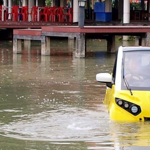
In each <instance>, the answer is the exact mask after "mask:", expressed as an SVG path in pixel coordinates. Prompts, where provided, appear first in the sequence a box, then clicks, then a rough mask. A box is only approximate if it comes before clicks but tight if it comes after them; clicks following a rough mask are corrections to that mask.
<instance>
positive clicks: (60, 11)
mask: <svg viewBox="0 0 150 150" xmlns="http://www.w3.org/2000/svg"><path fill="white" fill-rule="evenodd" d="M63 14H64V8H63V7H60V8H58V10H57V18H58V21H59V22H63Z"/></svg>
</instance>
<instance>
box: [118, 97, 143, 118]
mask: <svg viewBox="0 0 150 150" xmlns="http://www.w3.org/2000/svg"><path fill="white" fill-rule="evenodd" d="M116 104H117V105H118V106H120V107H121V108H123V109H125V110H126V111H128V112H130V113H131V114H133V115H134V116H137V115H138V114H140V113H141V107H140V106H138V105H136V104H133V103H131V102H128V101H125V100H122V99H120V98H116Z"/></svg>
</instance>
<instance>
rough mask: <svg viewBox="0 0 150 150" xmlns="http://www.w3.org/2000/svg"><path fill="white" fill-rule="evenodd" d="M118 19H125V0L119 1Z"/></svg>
mask: <svg viewBox="0 0 150 150" xmlns="http://www.w3.org/2000/svg"><path fill="white" fill-rule="evenodd" d="M118 19H120V20H121V21H123V20H122V19H123V0H119V1H118Z"/></svg>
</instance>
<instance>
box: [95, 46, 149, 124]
mask: <svg viewBox="0 0 150 150" xmlns="http://www.w3.org/2000/svg"><path fill="white" fill-rule="evenodd" d="M96 80H97V81H98V82H102V83H106V95H105V99H104V104H105V105H106V106H107V109H108V112H109V114H110V119H111V120H116V121H129V122H136V121H150V47H122V46H121V47H119V49H118V52H117V56H116V60H115V64H114V68H113V72H112V74H109V73H99V74H97V75H96Z"/></svg>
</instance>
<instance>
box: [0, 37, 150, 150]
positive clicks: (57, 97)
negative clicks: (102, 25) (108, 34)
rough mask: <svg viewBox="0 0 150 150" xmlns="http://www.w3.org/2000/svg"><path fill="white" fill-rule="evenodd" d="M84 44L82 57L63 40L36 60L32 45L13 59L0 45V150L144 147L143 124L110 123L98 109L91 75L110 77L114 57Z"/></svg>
mask: <svg viewBox="0 0 150 150" xmlns="http://www.w3.org/2000/svg"><path fill="white" fill-rule="evenodd" d="M87 45H88V49H87V50H88V53H87V57H86V58H85V59H77V58H74V57H73V56H72V51H70V50H68V49H67V40H65V39H63V40H62V39H58V40H56V39H55V40H52V43H51V46H52V50H51V54H52V55H51V56H50V57H49V56H46V57H41V55H40V44H39V43H37V42H34V43H32V48H31V52H30V53H29V51H28V50H23V54H22V55H13V53H12V42H11V41H9V42H8V41H6V42H5V41H3V42H1V48H0V102H1V103H0V149H1V150H13V149H14V150H22V149H24V150H55V149H56V150H59V149H60V150H70V149H74V150H77V149H79V150H86V149H93V150H94V149H95V150H97V149H98V150H101V149H102V150H104V149H106V150H108V149H116V150H122V149H127V150H128V149H139V148H140V149H146V148H148V146H149V145H150V143H149V142H150V136H149V135H150V125H149V123H131V124H129V123H121V124H120V123H116V122H112V121H110V120H109V115H108V113H107V110H106V108H105V106H104V104H103V99H104V95H105V85H104V84H100V83H97V82H96V80H95V75H96V74H97V73H100V72H109V73H111V71H112V67H113V63H114V60H115V54H107V53H106V42H105V41H102V40H88V42H87ZM119 45H123V43H122V42H117V46H116V47H118V46H119ZM125 45H134V43H133V42H131V43H130V42H126V43H125ZM143 146H144V147H143Z"/></svg>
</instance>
